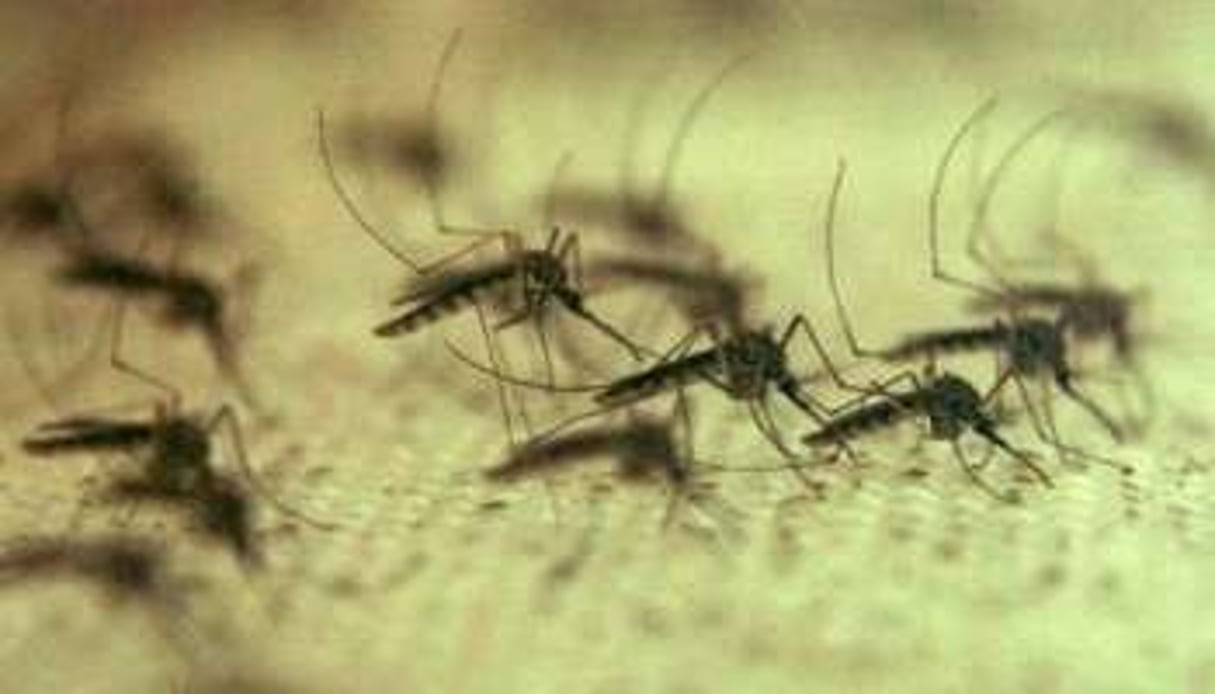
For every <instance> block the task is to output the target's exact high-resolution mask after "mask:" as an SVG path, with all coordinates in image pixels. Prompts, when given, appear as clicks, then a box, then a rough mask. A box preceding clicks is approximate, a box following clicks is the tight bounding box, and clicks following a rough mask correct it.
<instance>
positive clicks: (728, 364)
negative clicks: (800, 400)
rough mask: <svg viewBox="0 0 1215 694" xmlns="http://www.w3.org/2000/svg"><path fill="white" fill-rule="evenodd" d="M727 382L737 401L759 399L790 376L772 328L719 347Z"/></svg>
mask: <svg viewBox="0 0 1215 694" xmlns="http://www.w3.org/2000/svg"><path fill="white" fill-rule="evenodd" d="M722 349H723V351H724V356H725V369H726V374H725V376H726V380H727V382H728V383H729V384H730V389H731V391H732V392H733V393H734V394H735V396H736V397H740V398H744V399H747V398H753V397H758V396H759V395H761V394H762V393H763V391H764V389H765V388H766V387H767V386H768V385H769V384H771V383H779V382H780V381H782V380H783V379H785V378H786V377H788V376H789V373H788V370H787V369H786V367H785V354H784V351H783V350H782V349H781V346H780V344H778V343H777V341H776V340H775V339H774V338H773V337H772V330H771V328H764V329H762V330H748V331H745V332H742V333H739V334H738V335H736V336H735V337H733V338H731V339H730V341H729V342H727V343H726V344H725V345H723V346H722Z"/></svg>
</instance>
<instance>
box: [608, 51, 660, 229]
mask: <svg viewBox="0 0 1215 694" xmlns="http://www.w3.org/2000/svg"><path fill="white" fill-rule="evenodd" d="M654 72H655V73H656V74H655V76H654V80H655V81H657V80H660V79H661V78H662V77H663V75H665V74H669V73H666V72H664V71H661V66H656V67H655V70H654ZM649 83H650V80H645V81H644V82H643V85H645V84H649ZM656 91H657V90H654V89H645V88H642V89H641V90H640V91H639V93H638V94H637V96H636V98H634V99H633V103H632V105H631V106H630V108H629V114H628V120H627V121H626V124H625V131H624V146H623V147H621V150H620V151H621V153H620V170H619V188H620V193H621V195H622V196H623V197H624V202H625V205H626V208H627V210H628V211H629V213H630V214H631V213H632V210H633V208H634V207H637V206H638V205H641V204H643V202H642V201H641V200H639V199H638V198H639V197H640V194H639V193H638V191H637V150H638V140H639V138H640V132H641V122H642V120H643V119H644V118H645V113H646V111H647V110H649V105H650V101H651V100H652V99H653V98H654V94H655V93H656Z"/></svg>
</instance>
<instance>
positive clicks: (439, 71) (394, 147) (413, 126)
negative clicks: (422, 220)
mask: <svg viewBox="0 0 1215 694" xmlns="http://www.w3.org/2000/svg"><path fill="white" fill-rule="evenodd" d="M463 33H464V32H463V30H462V29H457V30H455V31H453V32H452V34H451V36H450V37H449V38H448V40H447V43H446V44H445V45H444V46H443V52H442V54H441V55H440V57H439V62H438V64H437V66H436V67H435V71H434V75H433V76H432V78H431V82H430V90H429V93H428V95H427V99H426V111H425V114H424V116H423V118H422V120H421V121H420V122H404V123H402V122H400V121H395V120H389V119H357V120H352V121H350V122H348V123H345V124H344V125H343V128H342V129H343V132H342V143H343V144H344V145H345V148H346V149H348V150H349V151H351V152H352V153H354V154H356V155H357V156H358V157H360V158H361V159H364V160H367V159H375V160H379V161H382V162H383V163H385V164H388V165H389V166H391V167H393V168H394V169H398V170H400V171H402V172H404V173H406V174H408V175H410V176H412V177H413V178H415V179H416V180H417V181H418V182H419V183H421V184H422V186H423V187H424V188H425V189H426V191H427V194H428V195H427V199H428V200H429V202H430V204H431V213H432V217H433V220H432V221H433V222H434V223H435V226H439V225H441V223H442V220H443V217H444V215H443V214H442V212H441V211H440V209H439V205H440V203H439V200H440V195H439V191H441V190H443V188H444V187H445V184H446V182H447V181H448V179H449V178H450V176H451V170H452V168H453V166H454V164H455V161H454V160H455V147H454V146H453V144H452V142H451V141H450V138H449V137H448V136H447V135H445V134H444V133H443V131H442V129H441V128H440V119H439V105H440V99H441V98H442V94H443V85H444V84H445V82H446V77H447V73H448V70H449V69H450V67H451V63H452V60H453V59H454V58H455V55H456V51H457V50H458V49H459V47H460V43H461V40H462V39H463Z"/></svg>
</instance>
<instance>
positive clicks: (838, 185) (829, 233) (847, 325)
mask: <svg viewBox="0 0 1215 694" xmlns="http://www.w3.org/2000/svg"><path fill="white" fill-rule="evenodd" d="M847 172H848V164H847V162H845V161H844V160H843V159H840V160H839V162H838V164H837V165H836V169H835V180H834V181H833V183H832V185H831V195H830V197H829V198H828V199H827V213H826V217H825V218H824V220H823V230H824V231H823V238H824V242H825V244H826V249H825V257H826V259H827V282H828V284H829V285H830V287H831V300H832V302H833V303H834V305H835V315H836V317H837V319H838V320H839V322H840V328H841V329H842V330H843V331H844V339H845V340H847V342H848V348H849V350H851V351H852V354H853V355H854V356H856V357H857V358H867V357H868V358H872V357H881V356H882V353H881V352H880V351H878V350H873V349H867V348H865V347H862V346H861V344H860V341H859V340H858V339H857V337H856V330H855V329H854V328H853V326H852V319H851V318H850V317H849V316H848V310H847V309H846V308H845V306H844V299H843V292H842V291H841V289H840V281H839V275H838V274H837V273H836V269H835V218H836V209H837V207H838V205H839V197H840V192H841V191H842V190H843V187H844V177H845V176H846V174H847ZM808 328H809V326H808V325H807V330H806V333H807V334H808V335H810V336H811V340H812V341H813V342H815V343H816V344H817V343H818V338H817V337H815V336H814V331H813V330H809V329H808ZM821 354H825V352H824V351H821V350H820V355H821ZM831 370H832V372H833V373H835V370H834V368H832V369H831ZM837 383H838V381H837Z"/></svg>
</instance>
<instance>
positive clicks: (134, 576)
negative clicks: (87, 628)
mask: <svg viewBox="0 0 1215 694" xmlns="http://www.w3.org/2000/svg"><path fill="white" fill-rule="evenodd" d="M59 577H66V578H77V579H82V580H84V581H88V582H91V583H94V584H95V585H97V586H98V587H99V588H101V589H102V590H103V591H104V592H105V593H106V594H107V595H108V596H110V597H111V598H113V599H114V600H115V601H117V602H130V601H143V602H148V603H151V604H156V605H160V606H166V607H167V606H168V605H169V604H170V603H171V602H172V600H171V596H170V593H169V591H168V589H169V587H170V585H169V580H168V577H167V575H166V570H165V555H164V550H163V548H162V547H160V546H158V545H155V544H153V543H150V542H147V541H144V540H137V539H133V538H127V537H105V538H92V539H65V538H40V539H27V540H22V541H20V542H18V543H15V544H14V545H10V546H9V547H8V548H6V549H5V550H4V551H3V552H0V586H4V585H8V584H11V583H16V582H25V581H36V582H41V581H43V580H45V579H48V578H59Z"/></svg>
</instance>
